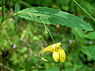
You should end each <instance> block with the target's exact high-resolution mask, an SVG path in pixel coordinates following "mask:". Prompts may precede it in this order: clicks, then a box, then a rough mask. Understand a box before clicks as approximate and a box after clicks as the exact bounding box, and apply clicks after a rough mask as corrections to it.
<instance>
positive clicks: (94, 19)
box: [73, 0, 95, 21]
mask: <svg viewBox="0 0 95 71" xmlns="http://www.w3.org/2000/svg"><path fill="white" fill-rule="evenodd" d="M73 2H74V3H75V4H76V5H78V6H79V7H80V8H81V9H82V10H83V11H84V12H85V13H86V14H87V15H88V16H89V17H90V18H91V19H92V20H93V21H95V18H94V17H93V16H91V15H90V14H89V13H88V12H87V11H86V10H85V9H84V8H83V7H82V6H81V5H80V4H79V3H78V2H77V1H75V0H73Z"/></svg>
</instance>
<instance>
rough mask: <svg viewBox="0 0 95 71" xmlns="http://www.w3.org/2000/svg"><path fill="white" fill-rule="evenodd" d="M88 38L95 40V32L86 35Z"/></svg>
mask: <svg viewBox="0 0 95 71" xmlns="http://www.w3.org/2000/svg"><path fill="white" fill-rule="evenodd" d="M86 38H89V39H95V32H90V33H88V34H87V35H86Z"/></svg>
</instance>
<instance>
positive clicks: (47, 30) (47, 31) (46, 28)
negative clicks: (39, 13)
mask: <svg viewBox="0 0 95 71" xmlns="http://www.w3.org/2000/svg"><path fill="white" fill-rule="evenodd" d="M40 20H41V22H42V23H43V25H44V27H45V29H46V31H47V32H48V33H49V35H50V37H51V39H52V41H53V43H55V40H54V38H53V36H52V34H51V32H50V30H49V29H48V27H47V26H46V24H45V23H44V22H43V20H42V19H41V17H40Z"/></svg>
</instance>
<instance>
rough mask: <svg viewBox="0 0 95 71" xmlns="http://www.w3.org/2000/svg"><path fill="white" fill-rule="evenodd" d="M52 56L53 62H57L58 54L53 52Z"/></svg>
mask: <svg viewBox="0 0 95 71" xmlns="http://www.w3.org/2000/svg"><path fill="white" fill-rule="evenodd" d="M52 56H53V59H54V61H55V62H58V61H59V53H58V52H55V51H54V52H53V55H52Z"/></svg>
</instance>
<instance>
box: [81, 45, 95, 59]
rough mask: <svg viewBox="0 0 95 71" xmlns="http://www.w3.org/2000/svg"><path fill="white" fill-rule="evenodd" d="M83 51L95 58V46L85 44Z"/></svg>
mask: <svg viewBox="0 0 95 71" xmlns="http://www.w3.org/2000/svg"><path fill="white" fill-rule="evenodd" d="M81 51H82V52H83V53H84V54H86V55H87V56H88V57H90V58H92V59H94V60H95V46H83V47H82V49H81Z"/></svg>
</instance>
